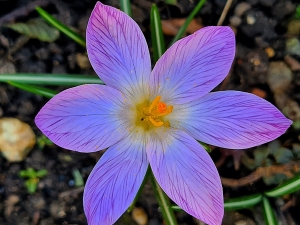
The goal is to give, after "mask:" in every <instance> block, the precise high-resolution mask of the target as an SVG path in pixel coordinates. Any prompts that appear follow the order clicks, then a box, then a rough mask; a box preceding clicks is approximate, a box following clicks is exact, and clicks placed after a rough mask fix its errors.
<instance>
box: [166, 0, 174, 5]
mask: <svg viewBox="0 0 300 225" xmlns="http://www.w3.org/2000/svg"><path fill="white" fill-rule="evenodd" d="M165 3H166V4H170V5H176V4H177V0H165Z"/></svg>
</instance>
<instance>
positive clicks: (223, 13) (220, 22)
mask: <svg viewBox="0 0 300 225" xmlns="http://www.w3.org/2000/svg"><path fill="white" fill-rule="evenodd" d="M231 4H232V0H227V2H226V4H225V6H224V9H223V11H222V14H221V16H220V19H219V21H218V23H217V26H221V25H222V24H223V22H224V19H225V17H226V15H227V13H228V10H229V9H230V6H231Z"/></svg>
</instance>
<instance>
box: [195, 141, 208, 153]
mask: <svg viewBox="0 0 300 225" xmlns="http://www.w3.org/2000/svg"><path fill="white" fill-rule="evenodd" d="M198 142H199V143H200V144H201V145H202V147H203V148H204V149H205V151H207V152H208V153H210V152H211V149H210V147H209V145H208V144H206V143H204V142H201V141H198Z"/></svg>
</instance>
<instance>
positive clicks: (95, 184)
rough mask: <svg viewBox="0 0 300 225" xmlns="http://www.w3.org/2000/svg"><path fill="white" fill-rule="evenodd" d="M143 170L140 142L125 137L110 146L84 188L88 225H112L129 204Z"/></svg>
mask: <svg viewBox="0 0 300 225" xmlns="http://www.w3.org/2000/svg"><path fill="white" fill-rule="evenodd" d="M147 167H148V160H147V156H146V151H145V144H144V143H143V142H142V141H140V142H134V141H132V140H131V139H129V138H126V139H124V140H122V141H120V142H119V143H117V144H116V145H114V146H112V147H110V148H109V149H108V150H107V152H105V153H104V155H103V156H102V157H101V158H100V160H99V162H98V163H97V164H96V166H95V168H94V169H93V171H92V173H91V174H90V176H89V178H88V180H87V183H86V186H85V190H84V196H83V200H84V211H85V214H86V217H87V220H88V224H90V225H98V224H99V225H100V224H101V225H111V224H113V223H114V222H115V221H116V220H117V219H118V218H119V217H120V216H121V215H122V214H123V213H124V212H125V210H126V209H127V208H128V207H129V205H130V204H131V203H132V201H133V199H134V197H135V195H136V193H137V191H138V189H139V187H140V185H141V183H142V181H143V179H144V176H145V174H146V171H147Z"/></svg>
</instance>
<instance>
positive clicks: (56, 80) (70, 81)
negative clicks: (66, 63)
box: [0, 73, 104, 86]
mask: <svg viewBox="0 0 300 225" xmlns="http://www.w3.org/2000/svg"><path fill="white" fill-rule="evenodd" d="M1 81H2V82H3V81H4V82H7V81H13V82H19V83H22V84H39V85H65V86H76V85H80V84H104V82H103V81H102V80H100V79H99V78H98V77H95V76H83V75H77V74H72V75H69V74H44V73H41V74H30V73H18V74H1V75H0V82H1Z"/></svg>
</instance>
